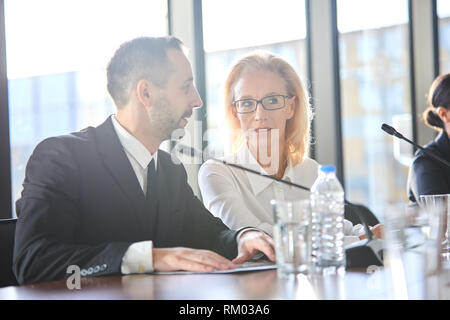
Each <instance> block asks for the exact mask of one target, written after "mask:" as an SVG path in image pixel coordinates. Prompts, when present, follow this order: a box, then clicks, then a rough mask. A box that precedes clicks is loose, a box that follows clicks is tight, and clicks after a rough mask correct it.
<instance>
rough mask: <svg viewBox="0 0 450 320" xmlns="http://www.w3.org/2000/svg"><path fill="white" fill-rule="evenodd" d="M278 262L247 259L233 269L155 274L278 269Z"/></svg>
mask: <svg viewBox="0 0 450 320" xmlns="http://www.w3.org/2000/svg"><path fill="white" fill-rule="evenodd" d="M276 268H277V265H276V263H274V262H272V261H247V262H244V263H242V264H237V265H236V267H235V268H234V269H232V270H214V271H213V272H195V271H172V272H154V273H153V274H224V273H236V272H248V271H262V270H271V269H276Z"/></svg>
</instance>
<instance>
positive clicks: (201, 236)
mask: <svg viewBox="0 0 450 320" xmlns="http://www.w3.org/2000/svg"><path fill="white" fill-rule="evenodd" d="M182 168H183V167H182ZM182 170H183V173H182V175H183V182H184V188H185V189H186V194H187V198H186V202H187V205H186V212H187V215H188V219H187V223H186V227H185V230H184V232H183V243H186V246H187V247H192V248H198V249H208V250H212V251H215V252H217V253H218V254H220V255H222V256H224V257H226V258H228V259H233V258H235V257H236V256H237V242H236V236H237V231H233V230H230V229H228V227H227V226H226V225H225V224H224V223H223V222H222V220H220V219H219V218H216V217H214V216H213V215H212V214H211V212H209V211H208V210H207V209H206V208H205V206H204V205H203V203H202V202H201V201H200V200H199V199H198V198H197V197H196V196H195V195H194V193H193V191H192V189H191V187H190V186H189V184H188V183H187V175H186V171H185V170H184V168H183V169H182Z"/></svg>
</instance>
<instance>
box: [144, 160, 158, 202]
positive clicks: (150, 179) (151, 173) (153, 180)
mask: <svg viewBox="0 0 450 320" xmlns="http://www.w3.org/2000/svg"><path fill="white" fill-rule="evenodd" d="M157 180H158V177H157V175H156V168H155V159H152V161H150V163H149V164H148V167H147V193H146V198H147V200H149V199H150V198H151V196H153V197H156V196H157V194H156V192H155V191H156V188H157V183H158V182H157ZM152 193H153V195H152Z"/></svg>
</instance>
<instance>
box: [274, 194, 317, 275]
mask: <svg viewBox="0 0 450 320" xmlns="http://www.w3.org/2000/svg"><path fill="white" fill-rule="evenodd" d="M270 203H271V205H272V209H273V215H274V222H275V224H274V241H275V254H276V259H277V270H278V276H279V277H280V278H288V277H289V276H291V275H296V274H299V273H303V274H307V273H308V271H309V268H310V261H311V233H310V214H311V207H310V202H309V200H298V201H284V200H283V201H280V200H272V201H271V202H270Z"/></svg>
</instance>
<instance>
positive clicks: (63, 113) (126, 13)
mask: <svg viewBox="0 0 450 320" xmlns="http://www.w3.org/2000/svg"><path fill="white" fill-rule="evenodd" d="M24 8H26V10H24ZM5 21H6V22H5V29H6V50H7V51H6V56H7V72H8V89H9V115H10V119H9V120H10V137H11V170H12V171H11V174H12V198H13V199H12V200H13V203H14V202H15V201H16V200H17V199H18V197H19V196H20V192H21V190H22V182H23V179H24V174H25V167H26V163H27V161H28V158H29V156H30V154H31V152H32V151H33V149H34V147H35V146H36V144H37V143H38V142H39V141H41V140H43V139H44V138H46V137H49V136H54V135H60V134H65V133H69V132H72V131H77V130H80V129H82V128H84V127H86V126H89V125H92V126H97V125H99V124H100V123H101V122H102V121H103V120H105V119H106V117H107V116H108V115H109V114H112V113H114V112H115V109H114V105H113V103H112V100H111V99H110V98H109V96H108V93H107V90H106V71H105V69H106V65H107V63H108V61H109V59H110V58H111V56H112V55H113V53H114V51H115V50H116V49H117V47H118V46H119V45H120V44H121V43H122V42H124V41H126V40H130V39H132V38H135V37H138V36H163V35H166V34H167V33H168V30H167V26H168V24H167V1H166V0H152V1H146V0H128V1H108V0H95V1H87V0H81V1H80V0H65V1H57V0H40V1H33V0H29V1H27V0H6V1H5ZM24 26H26V27H24ZM13 207H14V205H13Z"/></svg>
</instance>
